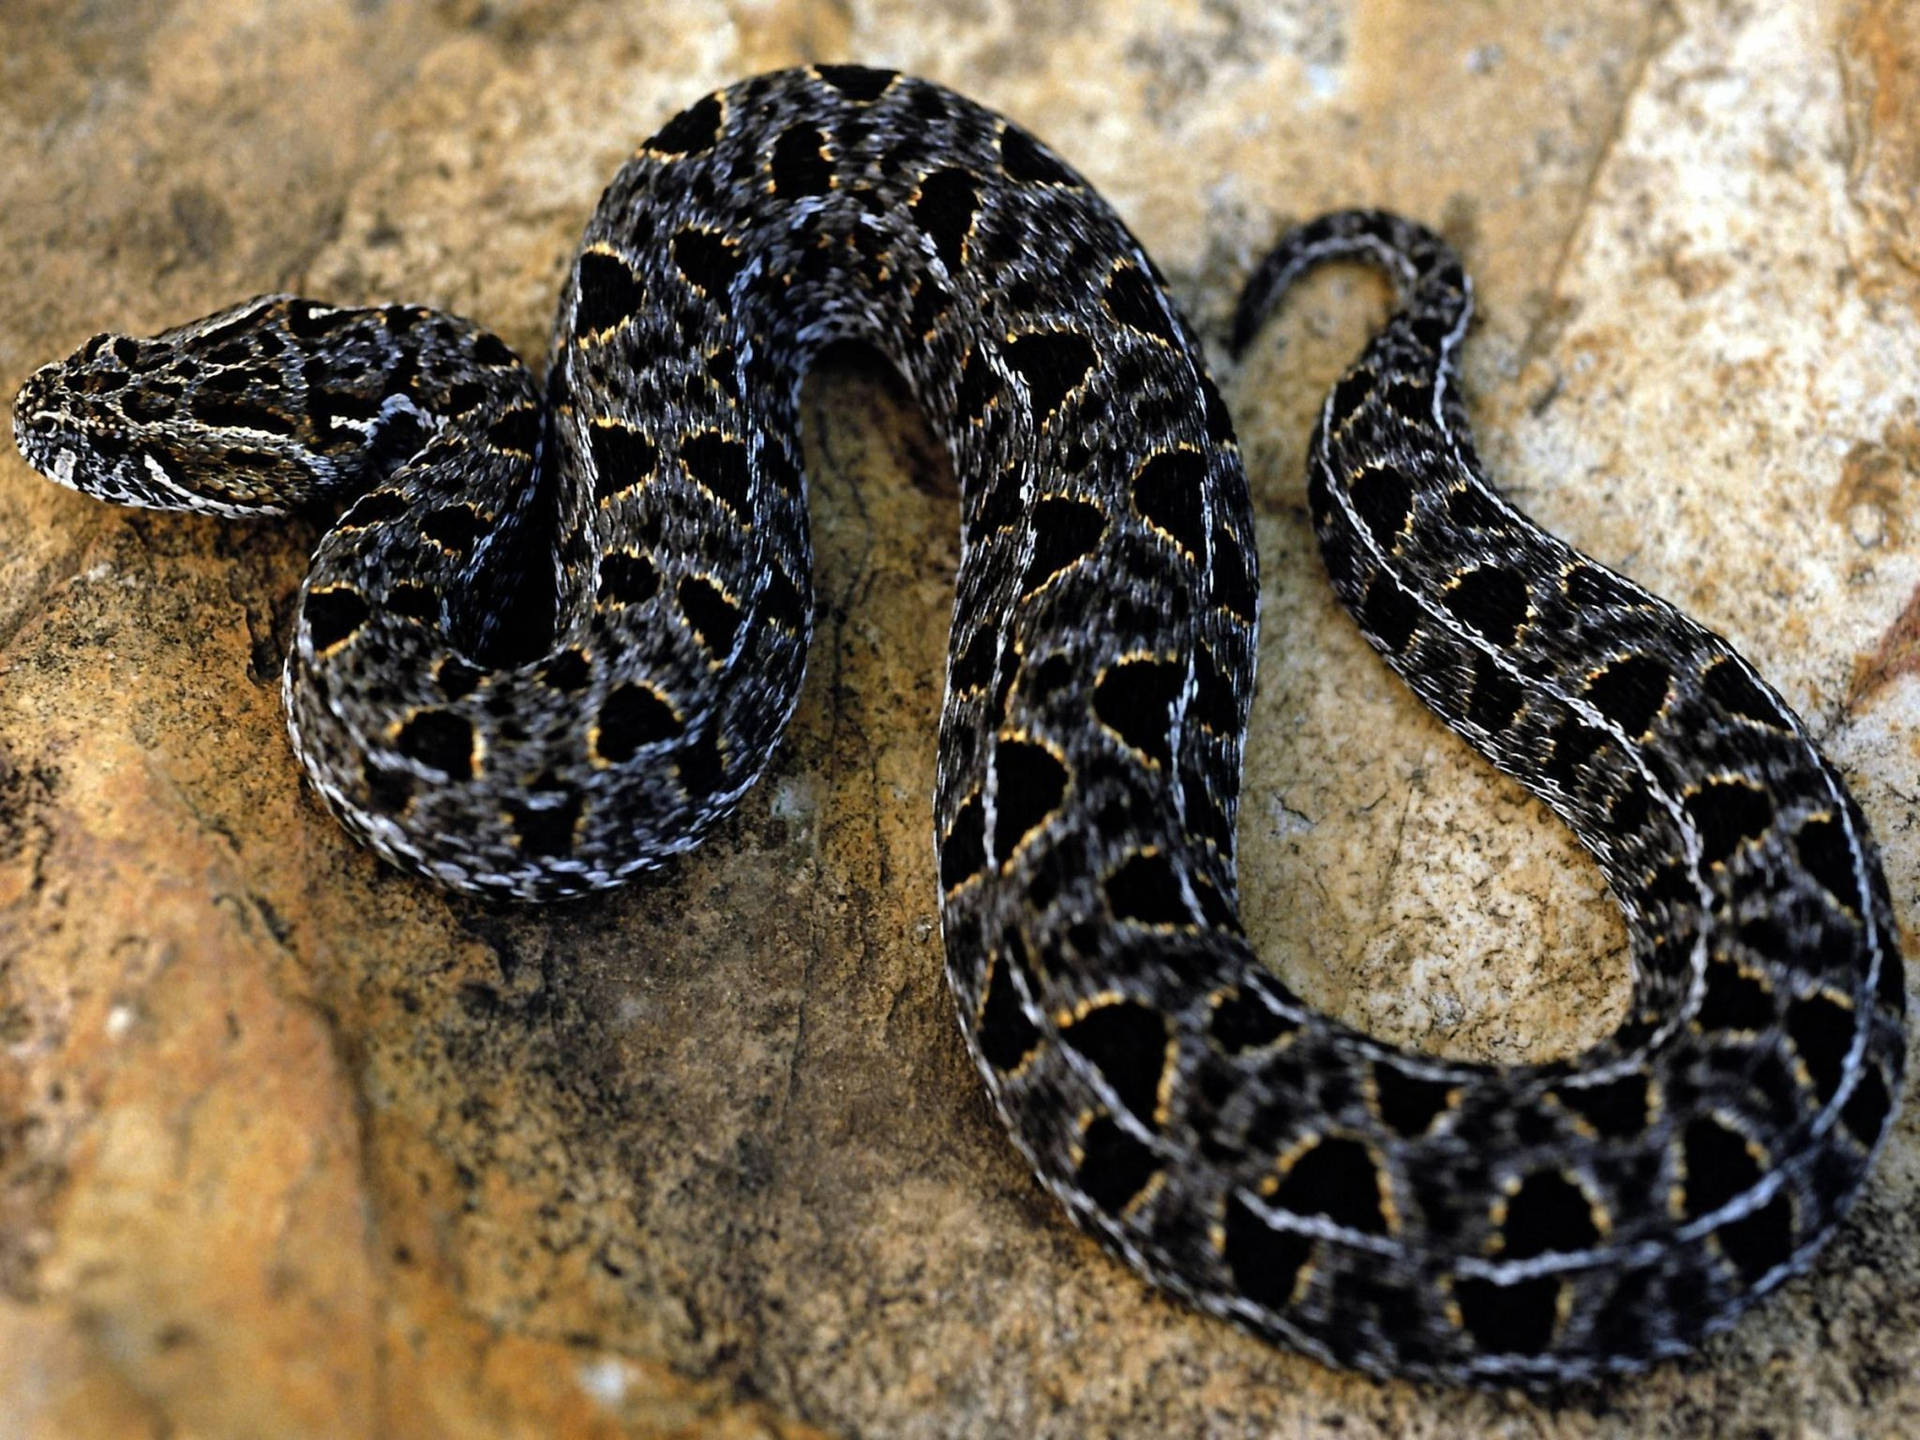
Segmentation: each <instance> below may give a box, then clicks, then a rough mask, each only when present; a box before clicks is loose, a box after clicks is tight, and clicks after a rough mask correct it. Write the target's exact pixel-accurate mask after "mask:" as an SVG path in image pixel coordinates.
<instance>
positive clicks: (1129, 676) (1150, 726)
mask: <svg viewBox="0 0 1920 1440" xmlns="http://www.w3.org/2000/svg"><path fill="white" fill-rule="evenodd" d="M1185 680H1186V672H1185V670H1184V669H1183V668H1182V667H1181V666H1179V665H1176V664H1173V663H1172V662H1170V661H1165V660H1123V661H1121V662H1120V663H1119V664H1117V665H1110V666H1108V667H1107V669H1106V672H1105V673H1104V674H1102V675H1101V677H1100V680H1099V683H1098V684H1096V685H1095V686H1094V689H1093V713H1094V714H1095V715H1097V716H1099V717H1100V721H1101V723H1102V724H1104V725H1106V726H1108V727H1109V728H1110V729H1112V730H1113V732H1114V733H1115V734H1116V735H1118V736H1119V737H1120V738H1121V740H1123V741H1124V742H1125V743H1126V744H1128V745H1130V746H1132V747H1133V748H1134V749H1135V750H1138V751H1139V752H1140V753H1141V754H1143V755H1145V756H1147V757H1148V758H1150V759H1152V760H1154V761H1157V762H1158V763H1159V764H1160V765H1162V766H1170V765H1172V764H1173V751H1172V746H1171V740H1170V735H1171V731H1172V729H1173V702H1174V701H1175V700H1176V699H1178V698H1179V695H1180V687H1181V685H1182V684H1183V683H1184V682H1185Z"/></svg>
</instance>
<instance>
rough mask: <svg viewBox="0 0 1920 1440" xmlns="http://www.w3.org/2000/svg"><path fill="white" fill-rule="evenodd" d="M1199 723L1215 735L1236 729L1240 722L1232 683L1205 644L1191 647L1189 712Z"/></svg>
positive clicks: (1236, 698)
mask: <svg viewBox="0 0 1920 1440" xmlns="http://www.w3.org/2000/svg"><path fill="white" fill-rule="evenodd" d="M1192 713H1193V714H1194V716H1195V718H1196V719H1198V720H1199V721H1200V723H1201V724H1202V725H1204V726H1206V727H1207V729H1209V730H1211V731H1212V732H1213V733H1214V734H1216V735H1231V734H1235V733H1237V732H1238V729H1239V726H1240V723H1241V718H1242V717H1241V714H1240V702H1239V698H1238V697H1237V696H1236V695H1235V693H1234V689H1233V685H1232V684H1231V683H1230V682H1229V681H1228V679H1227V677H1226V674H1225V673H1224V672H1223V671H1222V670H1221V669H1220V666H1219V664H1218V663H1217V662H1216V661H1215V660H1214V658H1213V651H1211V650H1210V649H1208V648H1207V646H1206V645H1204V644H1200V645H1196V646H1195V647H1194V650H1193V712H1192Z"/></svg>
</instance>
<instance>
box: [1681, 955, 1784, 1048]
mask: <svg viewBox="0 0 1920 1440" xmlns="http://www.w3.org/2000/svg"><path fill="white" fill-rule="evenodd" d="M1706 982H1707V983H1706V990H1705V993H1704V994H1703V995H1702V996H1701V999H1700V1025H1701V1028H1702V1029H1705V1030H1764V1029H1766V1028H1767V1027H1768V1026H1769V1025H1772V1024H1773V1023H1774V1021H1775V1020H1776V1019H1778V1018H1779V1017H1778V1014H1777V1012H1776V1011H1775V1010H1774V1008H1773V994H1772V992H1771V991H1769V990H1768V989H1767V987H1766V986H1765V985H1764V984H1762V983H1761V982H1760V981H1759V980H1758V979H1756V978H1755V977H1753V976H1751V975H1743V974H1741V973H1740V967H1739V966H1737V965H1735V964H1734V963H1733V962H1732V961H1730V960H1720V959H1714V960H1709V961H1708V962H1707V976H1706Z"/></svg>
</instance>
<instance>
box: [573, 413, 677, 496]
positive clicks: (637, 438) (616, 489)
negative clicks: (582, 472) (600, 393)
mask: <svg viewBox="0 0 1920 1440" xmlns="http://www.w3.org/2000/svg"><path fill="white" fill-rule="evenodd" d="M587 450H588V452H589V453H590V454H591V455H592V457H593V498H594V499H595V500H605V499H606V498H607V497H608V496H610V495H618V494H619V493H620V492H621V491H623V490H631V489H632V488H633V487H634V486H636V485H638V484H640V483H641V482H642V481H644V480H646V479H647V478H648V477H649V476H651V475H652V474H653V467H654V466H655V465H656V464H658V463H659V460H660V451H659V450H658V448H656V447H655V445H654V443H653V442H652V441H651V440H649V439H647V437H646V436H644V435H642V434H641V433H640V432H639V431H638V430H635V429H633V428H632V427H631V426H628V425H622V424H619V423H617V422H615V423H595V424H594V425H592V426H591V427H589V429H588V431H587Z"/></svg>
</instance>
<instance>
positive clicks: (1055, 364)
mask: <svg viewBox="0 0 1920 1440" xmlns="http://www.w3.org/2000/svg"><path fill="white" fill-rule="evenodd" d="M1006 355H1007V363H1008V364H1009V365H1011V366H1012V367H1013V368H1014V369H1015V370H1017V371H1019V372H1020V378H1021V379H1023V380H1025V381H1026V382H1027V397H1028V399H1029V400H1030V401H1031V403H1032V405H1033V416H1034V419H1035V420H1037V421H1042V422H1044V421H1045V420H1046V419H1047V417H1048V416H1050V415H1052V414H1053V412H1054V411H1055V410H1057V409H1059V408H1060V402H1061V401H1062V400H1064V399H1065V398H1066V397H1067V395H1068V394H1069V393H1070V392H1071V391H1072V390H1073V388H1074V386H1076V385H1078V384H1079V383H1080V382H1081V381H1082V380H1084V379H1086V378H1087V371H1089V370H1091V369H1092V368H1093V358H1094V351H1093V342H1092V341H1090V340H1088V339H1087V337H1086V336H1084V335H1082V334H1079V333H1078V332H1077V331H1073V330H1041V331H1036V332H1035V333H1033V334H1031V335H1022V336H1021V337H1020V338H1019V339H1017V340H1010V341H1008V342H1007V349H1006Z"/></svg>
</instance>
